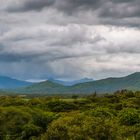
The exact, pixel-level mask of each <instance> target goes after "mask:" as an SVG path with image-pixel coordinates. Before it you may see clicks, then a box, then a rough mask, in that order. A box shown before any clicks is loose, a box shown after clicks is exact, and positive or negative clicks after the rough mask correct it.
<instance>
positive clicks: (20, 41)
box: [0, 0, 140, 80]
mask: <svg viewBox="0 0 140 140" xmlns="http://www.w3.org/2000/svg"><path fill="white" fill-rule="evenodd" d="M139 6H140V1H139V0H133V1H131V0H94V1H93V0H67V1H66V0H22V1H19V0H7V1H4V0H2V2H1V5H0V74H1V75H9V76H12V77H16V78H19V79H25V80H27V79H33V78H35V79H45V78H56V79H65V80H66V79H68V80H69V79H78V78H82V77H92V78H94V79H100V78H104V77H108V76H114V75H115V76H121V75H127V74H128V73H131V72H135V71H140V61H139V60H140V55H139V54H140V46H139V44H140V38H139V36H140V27H139V23H140V8H139Z"/></svg>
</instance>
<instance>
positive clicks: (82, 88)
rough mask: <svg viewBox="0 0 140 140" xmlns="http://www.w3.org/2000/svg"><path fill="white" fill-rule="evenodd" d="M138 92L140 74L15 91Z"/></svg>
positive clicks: (56, 92) (45, 85)
mask: <svg viewBox="0 0 140 140" xmlns="http://www.w3.org/2000/svg"><path fill="white" fill-rule="evenodd" d="M122 89H128V90H134V91H136V90H140V72H136V73H133V74H131V75H128V76H125V77H120V78H106V79H101V80H95V81H90V82H84V83H80V84H75V85H72V86H64V85H62V84H60V83H56V82H54V81H50V80H47V81H44V82H40V83H35V84H32V85H30V86H27V87H24V88H18V89H15V92H17V93H25V94H91V93H94V92H97V93H112V92H115V91H117V90H122Z"/></svg>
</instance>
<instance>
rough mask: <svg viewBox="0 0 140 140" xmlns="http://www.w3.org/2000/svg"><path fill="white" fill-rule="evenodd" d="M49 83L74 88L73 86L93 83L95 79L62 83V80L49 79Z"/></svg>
mask: <svg viewBox="0 0 140 140" xmlns="http://www.w3.org/2000/svg"><path fill="white" fill-rule="evenodd" d="M49 81H52V82H54V83H57V84H61V85H64V86H73V85H76V84H81V83H85V82H91V81H93V79H89V78H83V79H80V80H74V81H62V80H55V79H49Z"/></svg>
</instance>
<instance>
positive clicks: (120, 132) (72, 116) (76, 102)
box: [0, 90, 140, 140]
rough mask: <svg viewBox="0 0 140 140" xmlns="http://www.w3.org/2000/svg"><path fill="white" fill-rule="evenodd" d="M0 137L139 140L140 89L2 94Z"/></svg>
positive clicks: (9, 139)
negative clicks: (45, 94) (60, 93)
mask: <svg viewBox="0 0 140 140" xmlns="http://www.w3.org/2000/svg"><path fill="white" fill-rule="evenodd" d="M0 140H140V92H138V91H137V92H132V91H128V90H121V91H117V92H115V93H114V94H104V95H98V94H96V93H93V94H91V95H88V96H82V97H79V96H78V95H76V94H74V95H71V97H64V96H61V95H57V96H36V97H33V96H27V95H13V96H11V95H9V96H8V95H1V96H0Z"/></svg>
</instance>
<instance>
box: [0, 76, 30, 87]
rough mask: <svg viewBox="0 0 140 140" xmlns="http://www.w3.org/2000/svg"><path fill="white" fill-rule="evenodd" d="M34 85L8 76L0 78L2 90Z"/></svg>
mask: <svg viewBox="0 0 140 140" xmlns="http://www.w3.org/2000/svg"><path fill="white" fill-rule="evenodd" d="M31 84H32V83H30V82H25V81H20V80H17V79H13V78H10V77H6V76H0V89H11V88H12V89H13V88H18V87H25V86H29V85H31Z"/></svg>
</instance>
